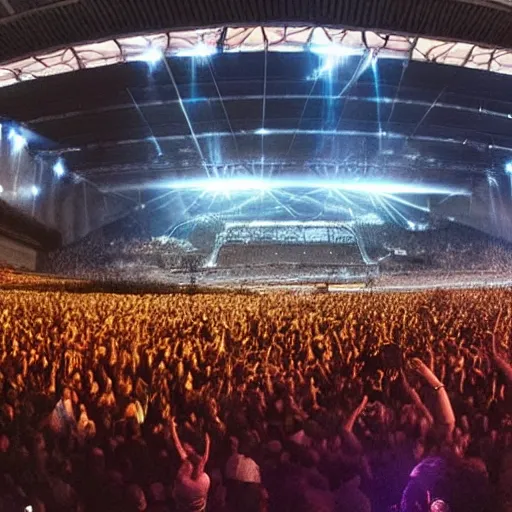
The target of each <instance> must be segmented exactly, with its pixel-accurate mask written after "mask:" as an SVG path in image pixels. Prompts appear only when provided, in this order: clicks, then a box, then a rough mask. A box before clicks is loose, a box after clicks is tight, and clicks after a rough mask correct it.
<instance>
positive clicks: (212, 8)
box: [0, 0, 512, 62]
mask: <svg viewBox="0 0 512 512" xmlns="http://www.w3.org/2000/svg"><path fill="white" fill-rule="evenodd" d="M282 23H289V24H291V25H296V24H310V25H329V26H344V27H355V28H366V29H376V30H382V31H391V32H399V33H404V34H412V35H428V36H435V37H436V38H442V39H449V40H458V41H471V42H475V43H481V44H485V45H489V46H493V47H494V46H498V47H505V48H510V47H512V31H510V26H511V25H512V9H511V8H510V5H509V2H508V1H506V0H494V1H493V0H415V1H414V2H411V1H410V0H365V1H361V0H345V1H343V2H340V1H339V0H283V1H275V0H222V1H221V0H187V1H183V0H123V1H122V2H119V1H114V0H0V27H1V30H0V62H7V61H10V60H15V59H17V58H19V57H22V56H28V55H34V54H37V53H40V52H42V51H47V50H49V49H56V48H62V47H67V46H72V45H74V44H76V43H80V42H84V41H99V40H106V39H111V38H112V37H115V36H121V35H127V34H136V33H147V32H154V31H158V30H162V31H166V30H170V29H172V30H178V29H188V28H198V27H210V26H224V25H227V26H236V25H244V26H245V25H247V24H282Z"/></svg>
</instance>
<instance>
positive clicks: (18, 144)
mask: <svg viewBox="0 0 512 512" xmlns="http://www.w3.org/2000/svg"><path fill="white" fill-rule="evenodd" d="M9 140H10V141H11V150H12V152H13V153H19V152H20V151H21V150H22V149H24V148H26V147H27V139H25V137H23V135H20V134H19V133H18V132H17V131H16V130H15V129H14V128H11V131H10V132H9Z"/></svg>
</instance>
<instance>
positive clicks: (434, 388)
mask: <svg viewBox="0 0 512 512" xmlns="http://www.w3.org/2000/svg"><path fill="white" fill-rule="evenodd" d="M441 388H444V384H439V386H435V387H433V388H432V389H433V390H434V391H439V390H440V389H441Z"/></svg>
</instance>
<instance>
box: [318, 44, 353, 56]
mask: <svg viewBox="0 0 512 512" xmlns="http://www.w3.org/2000/svg"><path fill="white" fill-rule="evenodd" d="M309 51H310V52H311V53H315V54H316V55H327V56H331V57H350V56H351V55H357V54H359V53H361V50H358V49H355V48H350V47H348V46H343V45H341V44H336V43H331V44H312V45H311V46H310V47H309Z"/></svg>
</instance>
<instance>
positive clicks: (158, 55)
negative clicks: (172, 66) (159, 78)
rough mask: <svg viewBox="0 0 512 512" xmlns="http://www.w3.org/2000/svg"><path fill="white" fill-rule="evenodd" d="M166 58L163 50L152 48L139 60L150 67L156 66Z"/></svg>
mask: <svg viewBox="0 0 512 512" xmlns="http://www.w3.org/2000/svg"><path fill="white" fill-rule="evenodd" d="M163 57H164V54H163V52H162V50H160V49H159V48H155V47H153V46H152V47H151V48H148V49H147V50H146V51H145V52H144V53H143V54H142V55H141V56H140V57H139V58H138V60H140V61H142V62H146V63H147V64H149V65H150V66H154V65H155V64H157V63H158V62H160V61H161V60H162V59H163Z"/></svg>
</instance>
